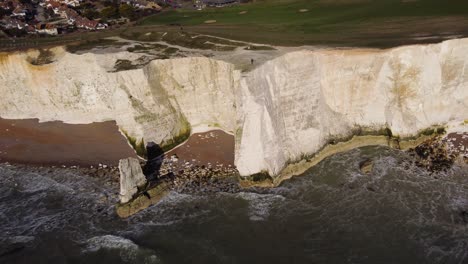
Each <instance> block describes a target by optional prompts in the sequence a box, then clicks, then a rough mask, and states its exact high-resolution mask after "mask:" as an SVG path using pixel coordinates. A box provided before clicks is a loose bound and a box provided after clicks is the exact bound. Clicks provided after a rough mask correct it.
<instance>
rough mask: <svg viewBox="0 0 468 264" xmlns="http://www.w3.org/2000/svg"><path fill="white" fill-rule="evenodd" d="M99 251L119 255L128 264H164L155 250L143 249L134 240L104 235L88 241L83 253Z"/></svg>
mask: <svg viewBox="0 0 468 264" xmlns="http://www.w3.org/2000/svg"><path fill="white" fill-rule="evenodd" d="M98 251H107V252H108V253H110V254H115V253H118V255H119V256H120V258H121V259H122V261H124V262H128V263H148V264H150V263H162V261H161V259H159V258H158V257H157V256H156V254H155V252H154V251H153V250H151V249H146V248H141V247H139V246H138V245H137V244H135V243H134V242H133V241H132V240H130V239H126V238H123V237H119V236H113V235H104V236H97V237H92V238H90V239H88V240H87V241H86V248H85V250H84V252H83V253H85V254H92V253H95V252H98Z"/></svg>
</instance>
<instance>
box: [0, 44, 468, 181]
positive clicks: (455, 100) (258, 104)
mask: <svg viewBox="0 0 468 264" xmlns="http://www.w3.org/2000/svg"><path fill="white" fill-rule="evenodd" d="M467 51H468V39H462V40H451V41H447V42H444V43H441V44H437V45H428V46H408V47H401V48H396V49H392V50H385V51H376V50H334V51H331V50H318V51H299V52H293V53H288V54H286V55H284V56H282V57H279V58H276V59H273V60H271V61H268V62H266V63H265V64H263V65H261V66H259V67H258V68H256V69H254V70H252V71H250V72H248V73H243V74H242V76H241V72H239V71H237V70H235V67H234V65H231V64H229V63H225V62H221V61H216V60H212V59H209V58H180V59H171V60H157V61H153V62H151V63H150V64H149V65H147V66H145V67H144V68H143V69H135V70H127V71H120V72H110V71H109V69H110V68H112V67H110V66H109V65H113V64H114V63H115V62H116V60H117V59H118V58H125V57H129V56H131V54H126V53H115V54H103V55H98V54H90V53H88V54H84V55H73V54H69V53H66V52H64V51H63V50H60V49H57V50H55V51H54V54H55V58H54V60H55V61H54V62H52V63H50V64H45V65H33V64H31V61H34V58H37V56H38V54H37V52H36V53H34V52H29V53H17V54H11V55H2V56H1V57H0V92H1V94H2V97H1V98H0V101H1V104H0V116H1V117H4V118H40V119H41V120H43V121H46V120H62V121H64V122H69V123H89V122H95V121H103V120H116V121H117V124H118V125H119V126H120V127H121V128H122V130H124V131H126V132H127V133H128V134H129V135H131V136H132V137H135V138H137V139H141V138H143V139H144V140H145V142H151V141H153V142H156V143H161V142H170V140H171V139H172V138H174V137H177V136H178V135H180V134H184V133H187V131H188V129H190V127H191V128H192V129H194V130H201V129H206V128H207V127H209V126H210V127H219V128H222V129H224V130H226V131H230V132H233V133H234V134H235V136H236V165H237V167H238V169H239V172H240V173H241V175H250V174H254V173H257V172H261V171H268V172H269V173H270V174H272V175H277V174H279V173H280V171H281V170H282V169H283V168H284V166H285V164H286V163H287V162H289V161H294V160H298V159H300V158H301V157H302V156H303V155H308V154H313V153H315V152H317V151H318V150H319V149H321V148H322V147H323V146H324V145H326V144H327V142H328V141H329V140H331V139H336V138H343V137H347V136H349V135H351V134H352V133H353V131H354V130H355V129H357V128H360V129H364V130H369V131H372V130H374V131H376V130H381V129H384V128H389V129H390V130H391V131H392V133H393V134H394V135H399V136H403V137H404V136H413V135H415V134H417V133H418V132H419V131H420V130H422V129H426V128H428V127H431V126H433V125H444V124H447V123H449V122H452V121H453V122H455V123H456V122H458V123H463V122H464V120H466V119H468V70H465V68H466V64H467V62H468V52H467Z"/></svg>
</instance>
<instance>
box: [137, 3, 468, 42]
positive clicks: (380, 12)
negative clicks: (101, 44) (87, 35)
mask: <svg viewBox="0 0 468 264" xmlns="http://www.w3.org/2000/svg"><path fill="white" fill-rule="evenodd" d="M301 9H307V10H308V11H306V12H300V10H301ZM242 13H243V14H242ZM208 20H216V22H215V23H212V24H206V23H205V22H206V21H208ZM140 24H141V25H142V26H152V25H168V24H181V25H183V26H184V27H185V28H186V29H187V30H193V31H196V32H200V33H207V34H213V35H218V36H223V37H230V38H234V39H240V40H246V41H256V42H260V43H272V44H284V45H288V44H289V45H296V44H332V45H333V44H336V45H358V46H380V45H383V46H386V45H385V44H388V46H392V45H394V44H393V42H405V40H407V41H406V42H411V39H410V38H412V37H418V36H422V37H425V38H427V37H428V36H434V37H437V36H440V37H444V36H448V35H451V34H452V35H456V34H462V35H466V33H467V32H468V1H466V0H445V1H443V0H367V1H366V0H315V1H314V0H309V1H305V0H289V1H287V0H286V1H285V0H283V1H281V0H270V1H268V0H264V1H257V2H256V3H251V4H242V5H237V6H233V7H224V8H208V9H205V10H203V11H198V10H172V11H165V12H163V13H161V14H157V15H154V16H152V17H148V18H146V19H143V20H142V21H141V22H140ZM415 42H418V41H416V40H415ZM395 44H398V43H395Z"/></svg>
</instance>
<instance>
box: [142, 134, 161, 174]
mask: <svg viewBox="0 0 468 264" xmlns="http://www.w3.org/2000/svg"><path fill="white" fill-rule="evenodd" d="M146 153H147V157H148V160H147V162H146V164H145V166H144V167H143V173H144V174H145V176H146V178H147V179H148V180H149V181H156V180H157V179H158V178H159V177H160V176H161V173H160V170H161V165H162V163H163V161H164V151H163V149H162V148H161V146H159V145H158V144H156V143H154V142H149V143H148V144H147V145H146Z"/></svg>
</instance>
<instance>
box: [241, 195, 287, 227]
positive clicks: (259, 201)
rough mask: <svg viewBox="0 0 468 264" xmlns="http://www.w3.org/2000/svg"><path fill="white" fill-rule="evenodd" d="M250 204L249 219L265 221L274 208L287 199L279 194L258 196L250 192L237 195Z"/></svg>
mask: <svg viewBox="0 0 468 264" xmlns="http://www.w3.org/2000/svg"><path fill="white" fill-rule="evenodd" d="M235 196H236V197H239V198H242V199H244V200H246V201H248V202H249V219H250V220H251V221H264V220H266V219H267V218H268V217H269V216H270V211H271V209H272V208H273V206H274V205H275V204H276V203H278V202H281V201H284V200H285V198H284V197H283V196H281V195H277V194H258V193H249V192H240V193H237V194H235Z"/></svg>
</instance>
